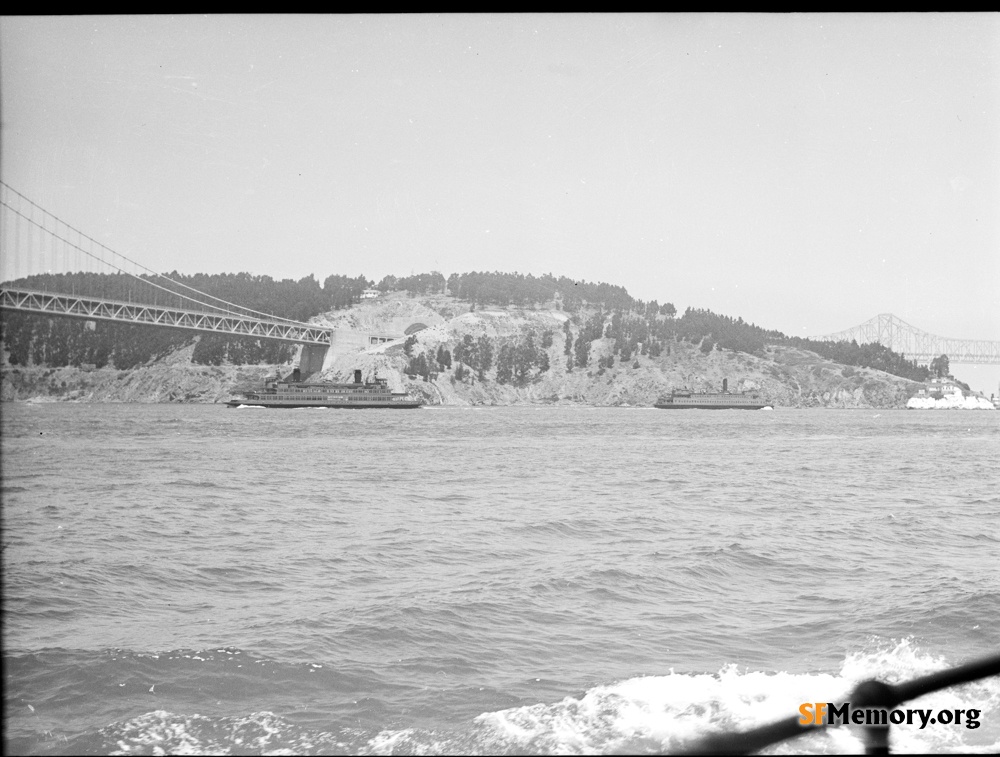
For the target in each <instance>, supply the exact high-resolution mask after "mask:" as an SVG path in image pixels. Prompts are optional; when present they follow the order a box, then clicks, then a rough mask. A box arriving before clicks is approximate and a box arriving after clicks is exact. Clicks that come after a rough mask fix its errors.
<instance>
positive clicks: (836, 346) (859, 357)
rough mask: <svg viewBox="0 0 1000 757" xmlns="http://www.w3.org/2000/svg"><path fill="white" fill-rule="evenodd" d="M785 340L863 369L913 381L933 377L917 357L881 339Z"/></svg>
mask: <svg viewBox="0 0 1000 757" xmlns="http://www.w3.org/2000/svg"><path fill="white" fill-rule="evenodd" d="M784 341H785V342H787V343H788V344H791V345H793V346H795V347H800V348H802V349H804V350H810V351H811V352H815V353H816V354H818V355H822V356H823V357H825V358H828V359H829V360H833V361H834V362H837V363H843V364H844V365H855V366H858V367H860V368H874V369H875V370H879V371H885V372H886V373H891V374H892V375H894V376H900V377H901V378H906V379H910V380H911V381H926V380H927V379H928V378H930V376H931V371H930V369H929V368H928V367H927V366H924V365H918V364H917V362H916V361H915V360H907V359H906V356H904V355H901V354H899V353H898V352H893V351H892V350H890V349H889V348H888V347H884V346H883V345H881V344H879V343H878V342H871V343H868V344H858V343H857V342H856V341H853V340H852V341H850V342H847V341H843V340H842V341H839V342H827V341H816V340H814V339H804V338H803V337H797V336H794V337H785V339H784Z"/></svg>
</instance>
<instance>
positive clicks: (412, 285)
mask: <svg viewBox="0 0 1000 757" xmlns="http://www.w3.org/2000/svg"><path fill="white" fill-rule="evenodd" d="M375 288H376V289H378V290H379V291H380V292H397V291H405V292H410V293H411V294H444V293H445V292H446V291H447V288H448V283H447V282H446V281H445V280H444V275H443V274H440V273H438V272H437V271H431V272H430V273H418V274H415V275H413V276H404V277H403V278H397V277H396V276H385V277H383V278H382V280H381V281H380V282H379V283H378V286H377V287H375Z"/></svg>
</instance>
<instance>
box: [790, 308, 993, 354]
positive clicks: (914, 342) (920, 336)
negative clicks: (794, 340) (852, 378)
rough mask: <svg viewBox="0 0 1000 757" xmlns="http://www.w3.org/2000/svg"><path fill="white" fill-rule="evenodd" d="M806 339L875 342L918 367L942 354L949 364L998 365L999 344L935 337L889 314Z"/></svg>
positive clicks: (981, 340) (978, 340) (882, 314)
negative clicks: (903, 356) (946, 357)
mask: <svg viewBox="0 0 1000 757" xmlns="http://www.w3.org/2000/svg"><path fill="white" fill-rule="evenodd" d="M809 339H814V340H816V341H829V342H840V341H845V342H850V341H856V342H857V343H858V344H869V343H873V342H878V343H879V344H881V345H882V346H883V347H888V348H889V349H890V350H892V351H893V352H898V353H900V354H902V355H905V356H906V357H907V359H909V360H914V361H916V362H917V363H919V364H921V365H927V364H929V363H930V362H931V360H933V359H934V358H936V357H940V356H941V355H947V356H948V362H949V363H979V364H984V365H1000V342H994V341H989V340H986V339H951V338H949V337H943V336H935V335H934V334H928V333H927V332H926V331H921V330H920V329H918V328H916V327H915V326H911V325H910V324H908V323H907V322H906V321H903V320H901V319H899V318H897V317H896V316H894V315H893V314H892V313H881V314H879V315H877V316H875V317H874V318H870V319H869V320H867V321H865V322H864V323H862V324H861V325H860V326H855V327H854V328H850V329H845V330H844V331H838V332H837V333H835V334H826V335H824V336H811V337H809Z"/></svg>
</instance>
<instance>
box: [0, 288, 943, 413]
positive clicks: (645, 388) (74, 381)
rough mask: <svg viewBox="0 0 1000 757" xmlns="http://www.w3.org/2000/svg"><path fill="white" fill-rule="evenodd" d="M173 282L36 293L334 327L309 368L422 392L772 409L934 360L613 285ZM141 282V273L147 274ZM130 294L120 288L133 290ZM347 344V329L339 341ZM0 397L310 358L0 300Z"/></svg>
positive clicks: (885, 398)
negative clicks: (211, 305) (197, 303)
mask: <svg viewBox="0 0 1000 757" xmlns="http://www.w3.org/2000/svg"><path fill="white" fill-rule="evenodd" d="M168 280H169V281H172V282H175V284H176V290H175V292H174V293H173V294H171V293H170V292H165V291H164V289H163V287H162V286H153V285H152V282H149V289H148V291H142V288H141V286H140V288H139V291H137V289H136V281H135V279H134V278H133V277H128V276H125V275H122V274H117V275H108V274H84V273H80V274H48V275H39V276H31V277H28V278H25V279H21V280H18V281H16V282H11V283H10V285H11V286H16V287H21V288H25V289H33V290H39V291H46V290H48V291H59V292H69V291H73V292H75V293H77V294H86V295H89V296H95V297H105V298H107V299H124V297H125V296H128V297H129V298H130V300H131V301H146V302H148V303H149V304H155V303H156V302H159V303H163V302H164V301H165V300H169V298H170V297H172V296H176V297H177V298H178V303H181V304H182V306H183V307H191V304H190V302H189V301H187V300H186V299H183V297H184V296H185V293H186V292H188V291H190V290H198V291H200V292H203V293H205V294H207V295H209V296H210V297H213V298H218V300H224V301H227V302H231V303H235V304H238V305H240V306H242V307H244V308H248V309H251V310H253V311H255V312H259V313H267V314H271V315H274V316H276V317H280V318H288V319H294V320H296V321H302V322H308V323H310V324H314V325H316V326H321V327H324V328H329V329H331V330H333V333H334V334H335V335H352V334H357V335H372V334H375V335H383V336H381V337H380V338H379V339H378V340H372V341H376V342H377V343H372V341H364V340H361V339H357V340H351V339H347V340H346V343H347V344H348V345H349V346H347V347H343V346H342V347H340V348H338V347H337V338H336V336H335V339H334V348H331V350H330V351H329V353H328V354H327V356H326V359H325V360H324V362H323V364H322V369H321V370H320V371H318V372H317V373H316V374H314V375H313V376H312V378H311V380H313V381H317V380H329V381H350V380H351V376H352V374H353V372H354V371H355V370H359V369H360V370H361V371H362V375H363V376H364V377H365V379H371V378H373V377H375V376H378V377H380V378H385V379H387V380H388V382H389V385H390V387H392V389H393V390H395V391H408V392H409V393H410V394H412V395H414V396H416V397H420V398H422V399H424V400H425V401H426V403H427V404H428V405H445V406H458V405H516V404H565V405H572V404H578V405H596V406H651V405H652V404H653V403H655V402H656V401H657V399H658V398H660V397H662V396H664V395H665V394H669V392H670V391H671V390H672V389H679V388H682V387H687V388H692V389H695V390H699V391H700V390H710V391H718V390H720V389H721V388H722V384H723V380H724V379H728V385H729V389H730V390H731V391H745V390H756V391H758V392H760V393H761V395H762V396H763V397H765V398H766V399H767V400H768V401H769V402H770V403H771V404H773V405H774V406H775V407H830V408H896V407H905V406H906V403H907V401H908V400H909V399H910V398H911V397H913V396H914V395H916V394H917V393H918V392H919V391H920V390H921V389H923V388H924V386H925V384H924V382H925V381H927V380H928V379H929V378H930V377H931V375H932V374H931V371H930V370H929V369H928V368H927V367H925V366H920V365H917V364H916V363H914V362H913V361H909V360H907V359H905V357H904V356H902V355H899V354H897V353H894V352H892V350H889V349H888V348H886V347H884V346H882V345H879V344H864V345H858V344H856V343H854V342H851V343H847V342H822V341H811V340H806V339H802V338H800V337H789V336H787V335H785V334H783V333H781V332H780V331H775V330H767V329H765V328H762V327H759V326H757V325H755V324H752V323H747V322H745V321H743V319H742V318H739V317H731V316H726V315H720V314H716V313H713V312H711V311H709V310H703V309H696V308H691V307H689V308H687V309H686V310H685V311H684V312H683V313H679V312H678V311H677V309H676V308H675V307H674V305H673V304H672V303H669V302H667V303H662V304H661V303H659V302H658V301H656V300H653V301H649V302H644V301H642V300H637V299H635V298H633V297H631V296H630V295H629V294H628V292H627V291H626V290H625V289H624V288H622V287H620V286H614V285H610V284H605V283H597V284H594V283H590V282H584V281H574V280H571V279H567V278H565V277H558V278H557V277H554V276H551V275H545V276H540V277H535V276H531V275H522V274H518V273H498V272H493V273H484V272H483V273H481V272H471V273H465V274H452V275H451V276H449V277H448V278H447V279H445V277H444V276H443V275H442V274H440V273H437V272H431V273H427V274H418V275H412V276H408V277H395V276H386V277H385V278H383V279H382V281H380V282H379V283H378V284H377V285H376V284H375V282H373V281H369V280H367V279H366V278H365V277H364V276H358V277H355V278H350V277H347V276H339V275H333V276H329V277H327V278H326V279H325V280H324V281H323V282H322V283H321V282H319V281H318V280H317V279H315V278H314V277H313V276H309V277H306V278H304V279H301V280H299V281H293V280H290V279H286V280H282V281H275V280H273V279H271V278H270V277H268V276H254V275H251V274H247V273H239V274H214V275H207V274H198V275H194V276H184V275H181V274H178V273H176V272H175V273H172V274H169V276H168ZM141 283H142V282H140V284H141ZM126 292H127V295H126V294H125V293H126ZM340 341H341V342H345V340H344V339H341V340H340ZM2 347H3V363H2V367H0V378H2V383H0V387H2V394H0V398H2V399H3V400H8V401H9V400H35V401H43V400H49V401H77V402H197V403H217V402H225V401H227V400H228V399H230V398H231V397H232V396H233V395H234V394H238V393H239V392H242V391H245V390H248V389H251V388H253V387H254V386H256V385H258V384H259V383H260V382H261V381H263V380H264V379H265V378H266V377H269V376H274V375H275V374H276V373H277V374H280V375H282V376H285V375H287V374H289V373H290V372H291V371H292V369H293V368H294V367H296V366H297V365H299V358H300V354H299V353H300V351H301V348H300V347H296V346H295V345H292V344H288V343H283V342H279V341H276V340H269V339H258V338H251V337H245V336H228V335H220V334H212V333H204V332H196V331H192V330H183V329H176V328H165V327H157V326H148V325H132V324H121V323H115V322H109V321H101V320H93V321H86V320H83V319H78V318H69V317H58V316H57V317H50V316H46V315H37V314H30V313H23V312H14V311H5V312H4V314H3V322H2Z"/></svg>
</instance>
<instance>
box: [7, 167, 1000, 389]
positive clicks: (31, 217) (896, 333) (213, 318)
mask: <svg viewBox="0 0 1000 757" xmlns="http://www.w3.org/2000/svg"><path fill="white" fill-rule="evenodd" d="M0 210H2V213H0V245H2V248H0V249H2V252H3V254H2V255H0V281H3V282H4V283H3V284H0V309H2V310H11V311H21V312H26V313H36V314H41V315H50V316H55V315H59V316H69V317H76V318H84V319H87V320H91V321H93V320H107V321H117V322H120V323H144V324H149V325H154V326H165V327H171V328H181V329H189V330H194V331H202V332H212V333H217V334H226V335H231V336H245V337H257V338H262V339H278V340H281V341H285V342H293V343H295V344H301V345H303V350H302V358H301V362H302V366H301V368H302V372H303V373H306V372H312V371H315V370H319V369H320V367H322V363H323V361H324V359H325V356H326V355H327V351H328V350H329V349H330V347H331V345H332V346H333V348H334V352H343V351H352V352H353V351H357V350H360V349H365V348H367V347H371V346H373V345H377V344H380V343H384V342H387V341H392V340H395V339H398V338H401V337H402V336H403V334H404V333H406V334H408V333H411V332H412V331H413V330H415V329H416V328H417V327H419V326H420V325H421V324H413V325H411V327H410V328H407V329H405V330H404V329H403V328H402V327H400V329H399V331H400V333H399V334H395V333H393V334H359V333H356V332H351V331H350V330H348V329H328V328H323V327H321V326H317V325H315V324H310V323H305V322H301V321H295V320H291V319H287V318H279V317H277V316H275V315H271V314H268V313H262V312H259V311H256V310H252V309H250V308H247V307H243V306H240V305H237V304H235V303H232V302H227V301H225V300H222V299H220V298H218V297H213V296H211V295H208V294H206V293H204V292H199V291H198V290H197V289H194V288H193V287H191V286H188V285H186V284H184V283H183V282H180V281H177V280H174V279H172V278H170V277H169V276H167V275H165V274H161V273H157V272H156V271H153V270H152V269H150V268H148V267H146V266H144V265H142V264H140V263H138V262H136V261H134V260H132V259H131V258H128V257H126V256H125V255H123V254H121V253H118V252H116V251H114V250H111V249H110V248H108V247H107V246H105V245H103V244H101V243H100V242H98V241H97V240H95V239H93V238H92V237H90V236H88V235H86V234H85V233H83V232H82V231H81V230H79V229H77V228H75V227H74V226H72V225H70V224H68V223H67V222H65V221H63V220H62V219H61V218H59V217H58V216H56V215H54V214H53V213H50V212H49V211H47V210H45V209H44V208H42V207H41V206H39V205H37V204H36V203H34V202H32V201H31V200H30V199H28V198H27V197H25V196H24V195H22V194H21V193H19V192H17V191H16V190H15V189H13V188H11V187H10V186H8V185H7V184H5V183H3V182H0ZM69 272H84V273H105V274H119V275H122V276H127V277H129V278H130V279H131V281H132V282H133V283H134V288H135V292H136V296H135V298H134V299H133V297H132V296H131V294H130V295H129V298H128V300H127V301H121V300H113V299H106V298H102V297H95V296H92V295H88V294H82V293H81V294H77V293H75V292H73V291H70V292H66V291H61V292H53V291H38V290H37V289H33V288H30V287H25V286H16V287H15V286H13V285H12V284H11V283H10V282H16V281H24V280H26V279H27V280H29V281H30V277H31V276H32V275H37V274H42V273H69ZM67 288H70V285H68V286H67ZM809 338H810V339H814V340H817V341H834V342H836V341H847V342H850V341H856V342H858V343H859V344H864V343H873V342H878V343H880V344H882V345H883V346H885V347H888V348H889V349H891V350H892V351H893V352H897V353H900V354H902V355H905V356H906V357H907V359H909V360H914V361H916V362H917V363H920V364H925V365H926V364H928V363H930V361H931V360H933V359H934V358H936V357H939V356H940V355H947V356H948V360H949V362H950V363H980V364H990V365H997V364H1000V342H997V341H987V340H982V339H978V340H976V339H954V338H950V337H940V336H935V335H934V334H930V333H928V332H926V331H922V330H921V329H918V328H916V327H915V326H911V325H910V324H908V323H906V322H905V321H903V320H902V319H900V318H897V317H896V316H895V315H892V314H891V313H883V314H881V315H877V316H875V317H874V318H871V319H870V320H868V321H865V322H864V323H862V324H861V325H860V326H855V327H853V328H850V329H845V330H844V331H838V332H836V333H834V334H826V335H824V336H814V337H809Z"/></svg>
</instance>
